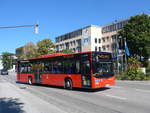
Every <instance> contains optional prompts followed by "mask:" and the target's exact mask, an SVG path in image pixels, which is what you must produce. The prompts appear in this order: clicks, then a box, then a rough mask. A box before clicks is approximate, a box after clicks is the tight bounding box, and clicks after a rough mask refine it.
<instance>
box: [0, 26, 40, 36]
mask: <svg viewBox="0 0 150 113" xmlns="http://www.w3.org/2000/svg"><path fill="white" fill-rule="evenodd" d="M17 27H34V29H35V33H36V34H38V27H39V25H38V24H34V25H16V26H0V29H6V28H17Z"/></svg>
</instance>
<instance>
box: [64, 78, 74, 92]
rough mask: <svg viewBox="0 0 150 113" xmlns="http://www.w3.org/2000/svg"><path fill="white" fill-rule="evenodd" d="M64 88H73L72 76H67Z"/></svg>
mask: <svg viewBox="0 0 150 113" xmlns="http://www.w3.org/2000/svg"><path fill="white" fill-rule="evenodd" d="M64 88H66V89H69V90H72V88H73V82H72V79H71V78H70V77H66V78H65V79H64Z"/></svg>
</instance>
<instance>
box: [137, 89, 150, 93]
mask: <svg viewBox="0 0 150 113" xmlns="http://www.w3.org/2000/svg"><path fill="white" fill-rule="evenodd" d="M135 90H136V91H140V92H145V93H150V91H149V90H144V89H135Z"/></svg>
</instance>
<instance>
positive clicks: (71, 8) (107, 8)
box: [0, 0, 150, 54]
mask: <svg viewBox="0 0 150 113" xmlns="http://www.w3.org/2000/svg"><path fill="white" fill-rule="evenodd" d="M143 12H144V13H147V14H150V0H0V26H13V25H32V24H36V23H38V24H39V34H34V28H32V27H31V28H14V29H0V54H1V53H2V52H5V51H7V52H12V53H15V49H16V48H18V47H20V46H23V45H24V44H26V43H27V42H30V41H31V42H34V43H36V42H38V41H40V40H42V39H44V38H51V39H52V40H53V41H55V37H56V36H59V35H62V34H64V33H67V32H70V31H73V30H75V29H79V28H81V27H85V26H87V25H91V24H92V25H105V24H109V23H111V22H113V21H114V20H120V19H125V18H128V17H130V16H133V15H136V14H139V13H143Z"/></svg>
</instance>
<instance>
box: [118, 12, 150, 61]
mask: <svg viewBox="0 0 150 113" xmlns="http://www.w3.org/2000/svg"><path fill="white" fill-rule="evenodd" d="M119 35H120V36H121V37H122V38H126V39H127V44H128V47H129V51H130V53H131V55H132V56H136V57H138V56H140V59H141V57H144V60H147V59H148V58H149V57H150V50H149V49H150V16H149V15H146V14H141V15H136V16H133V17H131V18H130V19H129V21H128V24H126V25H125V26H124V27H123V29H122V30H120V31H119Z"/></svg>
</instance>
